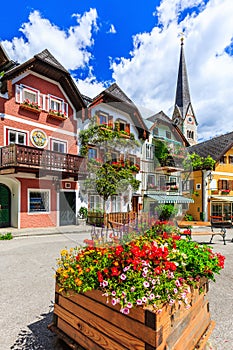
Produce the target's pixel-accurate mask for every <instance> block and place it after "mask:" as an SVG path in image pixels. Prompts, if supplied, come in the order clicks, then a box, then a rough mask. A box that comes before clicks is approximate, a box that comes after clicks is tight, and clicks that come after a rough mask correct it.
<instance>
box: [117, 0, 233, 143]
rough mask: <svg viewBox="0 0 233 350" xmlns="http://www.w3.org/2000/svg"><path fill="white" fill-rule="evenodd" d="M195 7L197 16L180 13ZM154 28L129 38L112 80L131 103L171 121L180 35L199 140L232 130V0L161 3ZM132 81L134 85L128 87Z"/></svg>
mask: <svg viewBox="0 0 233 350" xmlns="http://www.w3.org/2000/svg"><path fill="white" fill-rule="evenodd" d="M193 6H199V10H200V13H197V12H195V13H193V14H192V15H186V17H184V15H183V17H182V20H179V21H178V17H179V14H180V12H181V11H183V10H185V9H186V8H192V7H193ZM157 11H158V12H157V16H158V18H159V21H160V22H159V24H160V25H159V27H154V28H153V29H152V31H151V32H149V33H142V34H137V35H135V36H134V38H133V50H132V52H131V57H130V58H128V59H126V58H124V57H121V58H118V59H117V60H115V62H112V65H111V68H112V70H113V77H114V79H115V80H116V82H117V83H118V84H119V86H120V87H121V88H122V89H123V90H124V91H125V92H126V94H128V95H129V97H130V98H131V99H132V100H133V101H134V102H135V103H136V104H139V105H142V106H145V107H147V108H149V109H151V110H153V111H154V112H155V113H156V112H158V111H160V110H163V111H164V112H165V113H167V114H168V115H169V116H171V114H172V111H173V107H174V102H175V89H176V82H177V74H178V62H179V50H180V47H179V40H178V34H179V33H180V32H181V31H183V30H185V33H186V35H185V36H186V38H185V41H184V44H185V45H184V51H185V58H186V65H187V71H188V77H189V86H190V92H191V100H192V104H193V107H194V111H195V113H196V116H197V119H198V122H199V130H198V131H199V136H200V139H203V138H208V137H210V136H213V135H214V133H215V132H216V133H217V132H218V133H224V132H229V131H232V130H233V118H232V115H233V114H232V113H233V107H232V103H231V101H232V96H233V84H232V81H233V57H232V56H229V55H228V54H227V53H226V52H225V51H224V50H225V48H226V47H227V46H229V45H230V44H231V43H232V35H233V21H232V13H233V1H232V0H209V2H208V3H207V5H206V6H204V4H203V2H202V1H198V0H186V1H185V0H184V1H183V0H174V1H172V2H171V1H169V0H164V1H162V2H161V4H160V6H159V7H158V8H157ZM132 82H133V83H132Z"/></svg>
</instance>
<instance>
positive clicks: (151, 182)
mask: <svg viewBox="0 0 233 350" xmlns="http://www.w3.org/2000/svg"><path fill="white" fill-rule="evenodd" d="M150 188H155V175H153V174H148V175H147V189H150Z"/></svg>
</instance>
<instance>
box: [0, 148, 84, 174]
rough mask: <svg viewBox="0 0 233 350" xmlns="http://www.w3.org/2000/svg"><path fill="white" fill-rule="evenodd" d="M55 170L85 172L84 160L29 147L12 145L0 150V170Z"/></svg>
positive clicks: (72, 172) (71, 172)
mask: <svg viewBox="0 0 233 350" xmlns="http://www.w3.org/2000/svg"><path fill="white" fill-rule="evenodd" d="M15 167H17V168H22V167H23V168H26V169H30V170H33V169H35V170H38V169H39V170H45V171H46V170H49V171H50V170H56V171H60V172H66V173H69V174H72V175H75V174H76V175H77V173H78V172H82V173H85V172H86V159H85V158H83V157H80V156H76V155H73V154H67V153H59V152H54V151H49V150H45V149H38V148H34V147H30V146H22V145H16V144H12V145H9V146H4V147H1V148H0V170H2V169H7V168H15Z"/></svg>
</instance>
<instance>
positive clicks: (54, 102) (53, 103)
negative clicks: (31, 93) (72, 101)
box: [48, 95, 68, 116]
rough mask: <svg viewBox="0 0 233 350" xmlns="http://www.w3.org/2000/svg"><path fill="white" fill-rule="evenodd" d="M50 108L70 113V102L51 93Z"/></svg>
mask: <svg viewBox="0 0 233 350" xmlns="http://www.w3.org/2000/svg"><path fill="white" fill-rule="evenodd" d="M48 97H49V110H52V111H55V112H60V113H62V114H64V115H66V116H67V115H68V104H67V103H66V102H64V100H63V99H61V98H59V97H56V96H52V95H49V96H48Z"/></svg>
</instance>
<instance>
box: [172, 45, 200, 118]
mask: <svg viewBox="0 0 233 350" xmlns="http://www.w3.org/2000/svg"><path fill="white" fill-rule="evenodd" d="M183 46H184V42H183V38H182V39H181V48H180V61H179V70H178V78H177V86H176V98H175V110H178V111H179V114H180V116H181V118H182V119H183V120H184V119H185V117H186V114H187V111H188V109H189V107H191V109H192V112H193V108H192V103H191V98H190V91H189V83H188V74H187V68H186V62H185V56H184V47H183ZM193 115H194V112H193ZM194 117H195V115H194ZM195 121H196V118H195ZM196 123H197V121H196Z"/></svg>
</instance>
